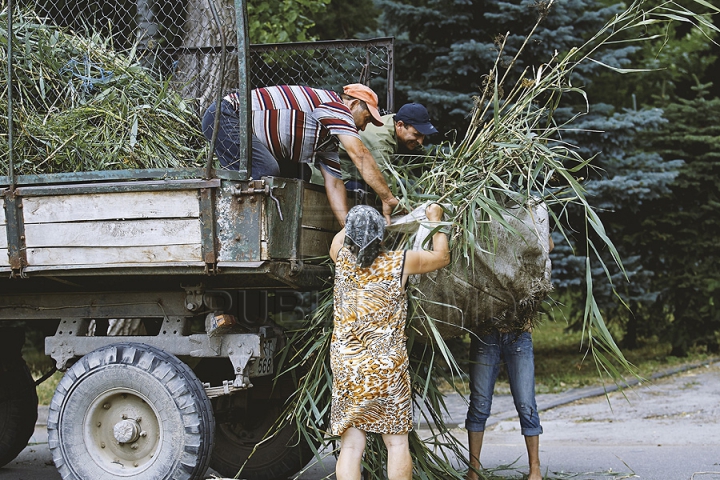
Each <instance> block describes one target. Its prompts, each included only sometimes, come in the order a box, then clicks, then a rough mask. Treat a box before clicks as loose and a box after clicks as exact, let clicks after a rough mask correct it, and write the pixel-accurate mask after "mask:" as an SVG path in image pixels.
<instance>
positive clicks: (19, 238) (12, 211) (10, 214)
mask: <svg viewBox="0 0 720 480" xmlns="http://www.w3.org/2000/svg"><path fill="white" fill-rule="evenodd" d="M4 196H5V221H6V224H5V229H6V232H7V255H8V259H9V260H10V270H11V276H12V277H15V276H21V277H22V276H23V268H25V267H26V266H27V254H26V253H27V252H26V250H25V225H24V222H23V215H22V200H21V199H20V197H19V196H18V195H17V190H13V189H8V190H5V195H4Z"/></svg>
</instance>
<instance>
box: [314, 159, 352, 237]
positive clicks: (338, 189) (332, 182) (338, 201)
mask: <svg viewBox="0 0 720 480" xmlns="http://www.w3.org/2000/svg"><path fill="white" fill-rule="evenodd" d="M320 171H321V172H322V176H323V180H325V193H326V194H327V197H328V202H329V203H330V209H331V210H332V211H333V214H335V218H337V221H338V222H339V223H340V226H341V227H344V226H345V217H347V214H348V206H347V190H346V189H345V184H344V183H343V181H342V179H341V178H337V177H335V176H333V175H332V174H331V173H330V172H328V171H327V170H325V168H323V167H320Z"/></svg>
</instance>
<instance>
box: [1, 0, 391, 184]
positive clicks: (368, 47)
mask: <svg viewBox="0 0 720 480" xmlns="http://www.w3.org/2000/svg"><path fill="white" fill-rule="evenodd" d="M209 1H214V3H213V4H210V3H208V2H209ZM237 1H238V2H242V1H244V0H237ZM12 4H13V11H12V17H13V25H14V30H15V31H14V33H13V39H14V41H13V45H14V49H15V52H14V53H13V57H12V62H13V65H11V66H10V68H9V69H10V70H12V72H13V73H12V75H9V76H8V74H7V72H8V70H9V69H8V68H4V70H5V71H4V72H3V73H1V74H0V77H1V78H0V80H2V81H3V83H7V84H8V85H10V86H11V87H12V92H13V95H14V97H15V98H14V100H13V101H12V102H8V100H7V99H6V98H3V100H0V113H2V114H3V116H4V117H5V118H7V119H9V118H13V119H14V120H15V123H16V125H15V126H14V128H13V129H12V132H14V133H10V131H11V129H10V125H9V124H10V120H4V121H3V123H5V125H2V126H0V129H1V130H2V131H0V141H1V142H2V144H3V145H2V146H3V147H5V146H7V144H8V138H7V137H8V136H9V135H14V136H15V139H14V140H15V141H14V144H15V146H16V148H19V150H21V151H20V152H18V157H21V156H23V155H25V156H26V157H27V154H26V153H24V152H26V151H28V149H30V150H32V151H33V152H37V155H38V157H37V158H36V159H34V160H32V162H34V163H33V165H31V166H30V167H27V165H25V166H23V165H22V164H23V162H25V163H28V162H27V161H26V159H25V158H18V159H16V160H15V161H14V164H15V165H20V169H19V170H18V173H43V172H46V173H52V172H55V171H67V167H65V166H60V165H59V164H60V163H61V162H59V161H58V162H57V163H58V166H57V168H55V167H53V168H46V167H48V166H50V165H51V163H52V162H51V161H50V160H43V158H42V157H43V156H45V157H47V156H50V157H51V160H54V159H53V158H52V156H53V155H54V154H55V153H54V152H55V148H56V147H57V146H60V147H61V148H64V147H63V145H64V144H63V138H64V137H63V135H72V133H73V132H72V130H70V131H69V133H66V132H55V131H53V132H50V133H51V134H52V136H53V138H52V140H48V139H46V138H45V137H42V136H41V135H39V134H38V133H37V129H39V128H40V127H39V126H37V125H36V127H37V129H36V130H32V128H30V129H29V128H26V127H28V125H26V123H27V122H28V119H29V118H30V115H29V113H27V112H29V110H31V109H32V108H37V109H38V111H41V114H39V115H35V117H36V118H37V119H40V120H42V119H43V118H47V117H46V115H62V114H63V113H64V110H63V106H62V105H61V100H63V101H64V100H67V99H68V97H72V98H71V99H70V100H71V102H72V103H73V105H78V104H81V103H82V102H83V101H84V100H85V98H86V96H88V95H97V94H99V92H102V91H103V85H104V83H105V82H107V81H108V79H109V78H113V79H117V78H118V76H121V75H125V74H127V73H128V70H127V69H128V68H132V69H133V71H132V72H130V73H136V72H137V68H136V66H137V65H140V66H141V67H142V68H141V70H142V71H143V72H145V73H143V74H149V75H150V77H152V79H154V81H155V82H159V83H163V84H167V85H168V88H169V90H171V91H173V92H177V93H178V94H179V95H180V96H181V98H183V99H186V100H187V105H188V106H189V108H190V109H191V110H192V112H193V115H195V116H196V117H199V116H200V114H201V113H202V112H203V111H204V110H205V108H206V107H207V106H208V105H209V104H210V103H211V102H212V101H214V99H215V98H216V95H217V93H218V90H222V92H228V91H231V90H234V89H236V88H238V87H239V86H240V85H242V84H241V83H240V82H241V77H243V78H244V77H245V75H247V78H248V81H249V84H250V86H251V87H261V86H269V85H278V84H302V85H308V86H312V87H319V88H328V89H333V90H335V91H340V90H341V87H342V85H344V84H347V83H356V82H360V83H365V84H367V85H370V86H371V87H372V88H373V89H374V90H375V91H376V92H377V93H378V96H379V97H380V106H381V107H382V106H383V105H384V106H385V110H388V111H391V110H392V108H393V98H392V93H391V92H392V91H393V42H392V39H388V38H384V39H374V40H362V41H360V40H343V41H330V42H307V43H288V44H274V45H251V46H250V47H249V51H248V52H247V57H245V56H243V59H245V58H247V63H240V62H239V61H238V55H237V53H238V45H240V46H242V45H245V43H244V42H238V36H237V28H238V27H237V22H236V16H235V15H236V4H235V1H234V0H222V1H219V0H183V1H179V0H85V1H75V0H72V1H71V0H13V2H12ZM240 4H241V3H240ZM8 5H9V1H8V0H0V11H1V12H2V13H4V16H3V17H2V19H0V23H2V24H3V25H1V26H0V36H4V37H5V38H7V28H6V27H7V22H8V15H7V14H8ZM213 10H214V12H215V13H216V15H213ZM216 19H217V21H216ZM31 24H32V28H31ZM3 32H4V35H3ZM39 33H41V35H40V36H38V34H39ZM40 37H42V38H40ZM223 37H224V38H225V39H226V41H225V43H226V49H225V51H223V49H222V47H221V45H222V42H221V38H223ZM68 39H69V40H68ZM54 42H56V43H54ZM60 42H65V43H64V44H63V45H64V48H65V50H66V51H64V52H63V55H62V56H56V57H57V58H55V57H53V60H52V61H51V62H48V63H44V62H43V63H42V64H41V62H38V60H37V57H36V56H33V55H35V54H37V53H42V52H38V50H40V49H46V50H47V51H48V52H49V51H51V50H52V49H53V48H55V45H56V44H57V45H59V44H60ZM67 42H70V43H72V44H73V46H72V48H70V49H68V48H66V47H67ZM3 50H5V49H4V48H3ZM68 50H71V51H68ZM6 53H7V52H2V53H0V60H2V59H3V58H4V59H5V64H4V65H3V66H4V67H7V58H8V56H7V55H6ZM31 53H32V55H31ZM101 57H102V58H101ZM222 58H225V61H224V65H225V68H224V73H222V74H221V73H220V72H221V62H222V60H221V59H222ZM119 65H123V67H122V68H120V67H119ZM123 68H124V69H125V70H123ZM48 71H52V72H54V74H55V75H54V81H55V84H52V85H51V84H50V82H48V81H47V80H48V78H49V76H48V75H47V72H48ZM241 71H242V75H241V74H240V72H241ZM58 73H60V74H58ZM68 78H70V80H68ZM220 78H222V81H221V82H219V81H218V80H219V79H220ZM242 81H244V80H242ZM63 82H65V83H64V84H63ZM70 83H72V85H69V84H70ZM68 86H70V88H69V89H68V88H67V87H68ZM126 93H127V94H129V93H128V92H120V93H119V94H126ZM133 94H137V93H136V92H135V93H133ZM8 110H9V111H11V112H12V115H7V111H8ZM40 120H38V121H37V122H36V123H39V121H40ZM140 122H142V120H140ZM191 122H192V124H193V125H194V124H197V125H198V128H199V123H200V121H199V118H196V119H194V120H191ZM126 123H127V126H123V127H122V128H123V129H124V130H127V131H123V132H122V135H121V134H120V133H117V134H118V135H119V136H120V135H121V136H122V138H123V141H124V144H129V145H130V147H128V152H126V153H123V154H122V155H116V157H113V159H112V160H108V161H107V162H105V160H103V159H102V158H100V157H102V155H104V153H102V152H99V151H94V152H91V153H88V152H89V151H90V149H91V148H88V149H87V150H88V151H87V152H81V151H80V150H79V149H78V148H75V147H73V148H74V152H70V153H67V156H77V157H78V158H77V161H75V160H73V165H72V168H71V170H75V171H87V170H92V169H106V168H107V169H118V168H141V167H142V164H139V163H137V162H134V157H135V153H136V152H137V146H135V147H134V150H132V148H133V147H132V145H133V144H134V142H136V140H137V139H136V132H142V128H143V125H142V123H140V124H138V121H137V120H136V121H135V123H133V122H132V121H128V122H126ZM118 128H119V127H118ZM172 128H173V127H172V126H169V129H172ZM176 129H177V128H176ZM41 133H42V134H43V135H45V134H46V133H47V132H41ZM105 133H106V134H107V137H106V138H112V137H111V135H112V134H114V133H113V132H105ZM178 136H179V135H178ZM96 140H97V142H96V144H95V145H100V144H102V142H101V139H96ZM194 142H195V143H192V142H191V143H189V144H186V145H184V146H183V145H182V142H181V139H178V142H177V143H178V149H179V151H172V152H169V151H168V152H165V153H164V152H161V154H163V155H165V154H166V155H165V156H168V157H172V156H179V157H183V159H182V162H185V163H184V164H185V165H187V164H188V162H190V163H192V162H196V163H198V162H200V160H199V157H200V156H201V155H200V154H198V153H197V152H200V151H201V150H202V149H203V147H204V146H205V144H204V143H203V142H204V140H203V139H202V138H200V141H197V140H195V141H194ZM9 143H10V144H12V143H13V142H9ZM31 143H32V144H33V145H31V147H32V148H30V147H28V145H29V144H31ZM25 147H28V148H25ZM185 147H186V150H187V151H182V148H185ZM160 148H162V146H160ZM23 149H25V150H23ZM0 150H2V152H0V164H2V167H3V170H5V167H6V166H7V163H8V162H7V158H8V153H7V150H8V149H7V148H1V149H0ZM96 150H97V149H96ZM86 153H87V154H88V155H91V156H94V158H93V159H92V161H90V160H87V161H86V159H85V158H84V155H85V154H86ZM155 156H156V157H157V156H158V155H155ZM193 157H194V159H193ZM43 162H44V163H43ZM178 162H180V160H178ZM39 163H43V165H41V166H42V168H39V167H37V166H36V164H39ZM66 163H67V162H66ZM154 165H156V166H160V167H172V166H178V165H177V164H173V163H172V162H166V163H163V162H157V163H154ZM62 168H65V170H62ZM5 171H7V170H5Z"/></svg>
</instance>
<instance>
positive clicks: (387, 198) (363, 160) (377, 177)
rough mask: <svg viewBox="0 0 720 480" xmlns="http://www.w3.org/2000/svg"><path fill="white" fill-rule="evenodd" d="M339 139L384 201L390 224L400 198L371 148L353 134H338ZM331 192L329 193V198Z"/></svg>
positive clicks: (386, 218) (366, 180) (385, 213)
mask: <svg viewBox="0 0 720 480" xmlns="http://www.w3.org/2000/svg"><path fill="white" fill-rule="evenodd" d="M338 140H340V143H342V145H343V147H344V148H345V151H346V152H347V153H348V155H349V156H350V159H351V160H352V161H353V163H354V164H355V166H356V167H357V169H358V171H359V172H360V175H362V177H363V180H365V183H367V184H368V185H369V186H370V188H372V189H373V190H374V191H375V193H377V196H378V197H380V200H381V201H382V208H383V215H384V216H385V220H386V221H387V223H388V225H389V224H390V214H391V213H392V211H393V209H394V208H395V207H396V206H397V204H398V203H400V202H399V200H398V199H397V198H395V195H393V193H392V192H391V191H390V187H388V185H387V182H386V181H385V177H384V176H383V174H382V173H381V172H380V169H379V168H378V164H377V162H376V161H375V159H374V158H373V156H372V154H371V153H370V150H368V149H367V147H365V145H363V143H362V140H360V139H359V138H356V137H353V136H351V135H338ZM329 196H330V194H329V193H328V198H329Z"/></svg>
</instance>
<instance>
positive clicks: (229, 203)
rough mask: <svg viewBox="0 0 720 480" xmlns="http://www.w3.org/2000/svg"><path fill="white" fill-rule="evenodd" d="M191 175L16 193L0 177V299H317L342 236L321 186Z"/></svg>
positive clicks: (143, 175) (61, 184) (38, 180)
mask: <svg viewBox="0 0 720 480" xmlns="http://www.w3.org/2000/svg"><path fill="white" fill-rule="evenodd" d="M197 173H199V172H193V171H186V170H183V171H173V170H164V171H146V172H132V171H122V172H85V173H81V174H54V175H40V176H26V177H19V178H18V181H17V183H16V187H15V188H14V189H10V188H8V187H7V186H6V187H2V186H1V185H3V183H2V179H0V193H2V197H1V198H2V200H0V201H1V202H2V206H3V208H2V209H0V231H1V232H2V233H0V274H2V277H3V278H2V280H0V289H1V290H2V291H4V292H18V293H20V292H35V293H37V292H38V289H42V291H59V292H62V291H73V290H76V291H88V289H90V290H96V289H97V290H107V289H108V288H111V289H113V290H115V289H127V288H128V287H133V289H135V288H140V289H144V288H152V289H158V288H167V287H169V288H173V287H174V288H177V285H178V282H181V283H182V284H192V283H197V282H202V283H203V284H204V285H205V286H207V287H210V288H219V287H222V288H282V287H288V288H294V289H315V288H319V287H320V286H322V284H323V283H324V282H325V281H327V280H328V278H329V274H330V272H329V268H328V267H327V266H325V265H323V261H324V257H325V256H326V255H327V253H328V249H329V245H330V242H331V240H332V237H333V235H334V234H335V233H336V232H337V231H338V230H339V229H340V226H339V224H338V223H337V221H336V220H335V219H334V216H333V215H332V212H331V211H330V208H329V206H328V202H327V197H326V195H325V192H324V188H323V187H321V186H317V185H311V184H309V183H307V182H303V181H301V180H296V179H285V178H272V177H270V178H265V179H263V180H260V181H252V180H241V179H237V178H233V173H234V172H219V175H221V177H219V178H212V179H203V178H202V177H201V176H199V175H195V176H194V178H193V174H197ZM5 185H7V183H5Z"/></svg>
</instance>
